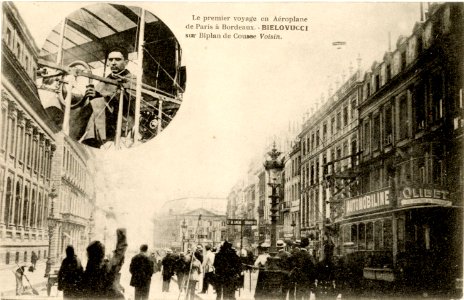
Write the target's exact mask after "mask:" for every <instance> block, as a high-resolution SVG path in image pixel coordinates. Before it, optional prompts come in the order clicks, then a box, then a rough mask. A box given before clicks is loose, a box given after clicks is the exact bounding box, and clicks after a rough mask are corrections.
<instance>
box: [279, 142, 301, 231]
mask: <svg viewBox="0 0 464 300" xmlns="http://www.w3.org/2000/svg"><path fill="white" fill-rule="evenodd" d="M300 166H301V156H300V142H299V141H296V142H295V143H293V147H292V148H291V150H290V152H289V153H287V154H286V155H285V170H284V197H283V199H282V201H281V207H280V211H281V214H282V220H283V238H284V239H285V240H296V239H299V238H300V234H299V232H300V214H299V211H300V195H301V193H300V191H301V182H300V172H301V167H300Z"/></svg>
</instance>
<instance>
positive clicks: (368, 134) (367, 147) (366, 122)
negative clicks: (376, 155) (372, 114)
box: [363, 119, 371, 153]
mask: <svg viewBox="0 0 464 300" xmlns="http://www.w3.org/2000/svg"><path fill="white" fill-rule="evenodd" d="M369 125H370V124H369V119H366V120H364V126H363V134H364V145H363V146H364V147H363V148H364V149H363V150H364V152H365V153H369V150H370V139H371V128H370V126H369Z"/></svg>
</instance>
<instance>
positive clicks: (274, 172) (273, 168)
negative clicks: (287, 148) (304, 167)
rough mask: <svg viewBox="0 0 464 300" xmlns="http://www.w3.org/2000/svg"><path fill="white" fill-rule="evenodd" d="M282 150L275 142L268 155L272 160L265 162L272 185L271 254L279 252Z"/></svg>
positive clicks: (270, 184)
mask: <svg viewBox="0 0 464 300" xmlns="http://www.w3.org/2000/svg"><path fill="white" fill-rule="evenodd" d="M280 154H281V152H279V151H277V149H276V147H275V143H274V145H273V147H272V150H271V151H269V152H268V155H269V156H270V157H271V159H270V160H266V162H265V163H264V168H265V169H266V171H267V172H268V174H269V183H268V185H269V186H270V187H271V195H270V196H269V198H270V199H271V248H270V249H269V252H270V254H271V255H273V254H274V255H275V254H276V253H277V216H278V212H279V206H278V205H279V201H278V200H279V194H278V189H279V187H280V183H279V180H280V173H281V172H282V170H283V168H284V163H283V162H282V161H281V160H279V159H278V158H279V156H280Z"/></svg>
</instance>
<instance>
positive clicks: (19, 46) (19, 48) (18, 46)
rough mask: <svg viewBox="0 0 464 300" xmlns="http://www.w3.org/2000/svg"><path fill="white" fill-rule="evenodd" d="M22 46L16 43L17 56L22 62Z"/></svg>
mask: <svg viewBox="0 0 464 300" xmlns="http://www.w3.org/2000/svg"><path fill="white" fill-rule="evenodd" d="M21 54H22V53H21V44H20V43H19V42H18V43H16V55H17V56H18V60H19V61H21Z"/></svg>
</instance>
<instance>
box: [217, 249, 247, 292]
mask: <svg viewBox="0 0 464 300" xmlns="http://www.w3.org/2000/svg"><path fill="white" fill-rule="evenodd" d="M214 270H215V272H216V280H217V281H216V284H217V285H216V295H217V298H216V299H217V300H220V299H221V295H222V297H223V299H224V300H234V299H235V288H236V286H238V284H239V282H238V280H239V279H240V273H241V272H242V263H241V261H240V257H239V256H238V255H237V252H236V251H235V250H234V249H232V244H231V243H229V242H227V241H224V244H222V246H221V249H220V250H219V252H218V253H217V254H216V257H215V258H214Z"/></svg>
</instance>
